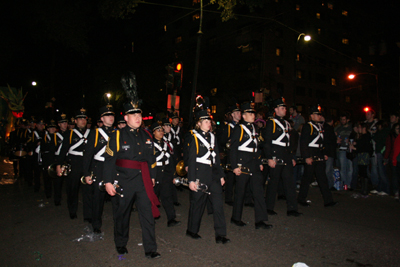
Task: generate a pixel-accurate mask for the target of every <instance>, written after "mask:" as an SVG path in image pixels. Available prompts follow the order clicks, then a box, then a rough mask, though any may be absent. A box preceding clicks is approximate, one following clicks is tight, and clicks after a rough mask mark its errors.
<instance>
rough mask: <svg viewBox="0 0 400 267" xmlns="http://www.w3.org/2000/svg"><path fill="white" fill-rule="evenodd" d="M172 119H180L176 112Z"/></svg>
mask: <svg viewBox="0 0 400 267" xmlns="http://www.w3.org/2000/svg"><path fill="white" fill-rule="evenodd" d="M171 119H179V116H178V113H176V112H174V114H173V115H172V117H171Z"/></svg>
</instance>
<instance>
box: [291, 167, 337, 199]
mask: <svg viewBox="0 0 400 267" xmlns="http://www.w3.org/2000/svg"><path fill="white" fill-rule="evenodd" d="M325 168H326V164H325V161H314V162H313V164H312V165H308V164H306V165H305V166H304V175H303V177H302V178H301V185H300V191H299V195H298V196H297V200H298V201H299V202H305V201H306V198H307V195H308V189H309V188H310V183H311V181H312V178H313V176H314V174H315V177H316V178H317V182H318V186H319V189H320V190H321V194H322V198H323V199H324V204H329V203H331V202H333V198H332V192H331V191H330V190H329V185H328V178H327V177H326V172H325Z"/></svg>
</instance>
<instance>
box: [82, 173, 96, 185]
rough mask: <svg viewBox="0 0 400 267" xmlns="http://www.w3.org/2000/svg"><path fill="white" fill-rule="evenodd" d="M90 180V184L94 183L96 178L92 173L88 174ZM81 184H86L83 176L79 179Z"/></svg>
mask: <svg viewBox="0 0 400 267" xmlns="http://www.w3.org/2000/svg"><path fill="white" fill-rule="evenodd" d="M90 179H91V180H92V182H96V176H95V175H93V172H92V173H91V174H90ZM81 183H82V184H87V183H86V179H85V176H82V177H81Z"/></svg>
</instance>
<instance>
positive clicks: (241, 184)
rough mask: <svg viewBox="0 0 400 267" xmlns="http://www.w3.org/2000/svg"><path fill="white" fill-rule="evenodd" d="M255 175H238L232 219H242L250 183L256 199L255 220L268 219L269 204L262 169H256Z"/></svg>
mask: <svg viewBox="0 0 400 267" xmlns="http://www.w3.org/2000/svg"><path fill="white" fill-rule="evenodd" d="M252 174H253V175H252V176H250V175H248V174H241V175H239V176H236V175H235V176H236V177H235V178H236V179H235V181H236V185H235V199H234V201H233V211H232V219H234V220H237V221H240V220H241V219H242V212H243V204H244V201H245V194H246V186H247V185H248V186H249V188H250V191H251V193H252V195H253V199H254V211H255V212H254V213H255V222H256V223H258V222H261V221H268V214H267V205H266V204H265V199H264V190H263V188H264V187H263V176H262V173H261V171H254V172H253V173H252Z"/></svg>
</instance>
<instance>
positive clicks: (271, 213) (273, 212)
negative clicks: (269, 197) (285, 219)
mask: <svg viewBox="0 0 400 267" xmlns="http://www.w3.org/2000/svg"><path fill="white" fill-rule="evenodd" d="M267 213H268V215H278V213H276V212H275V211H273V210H267Z"/></svg>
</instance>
